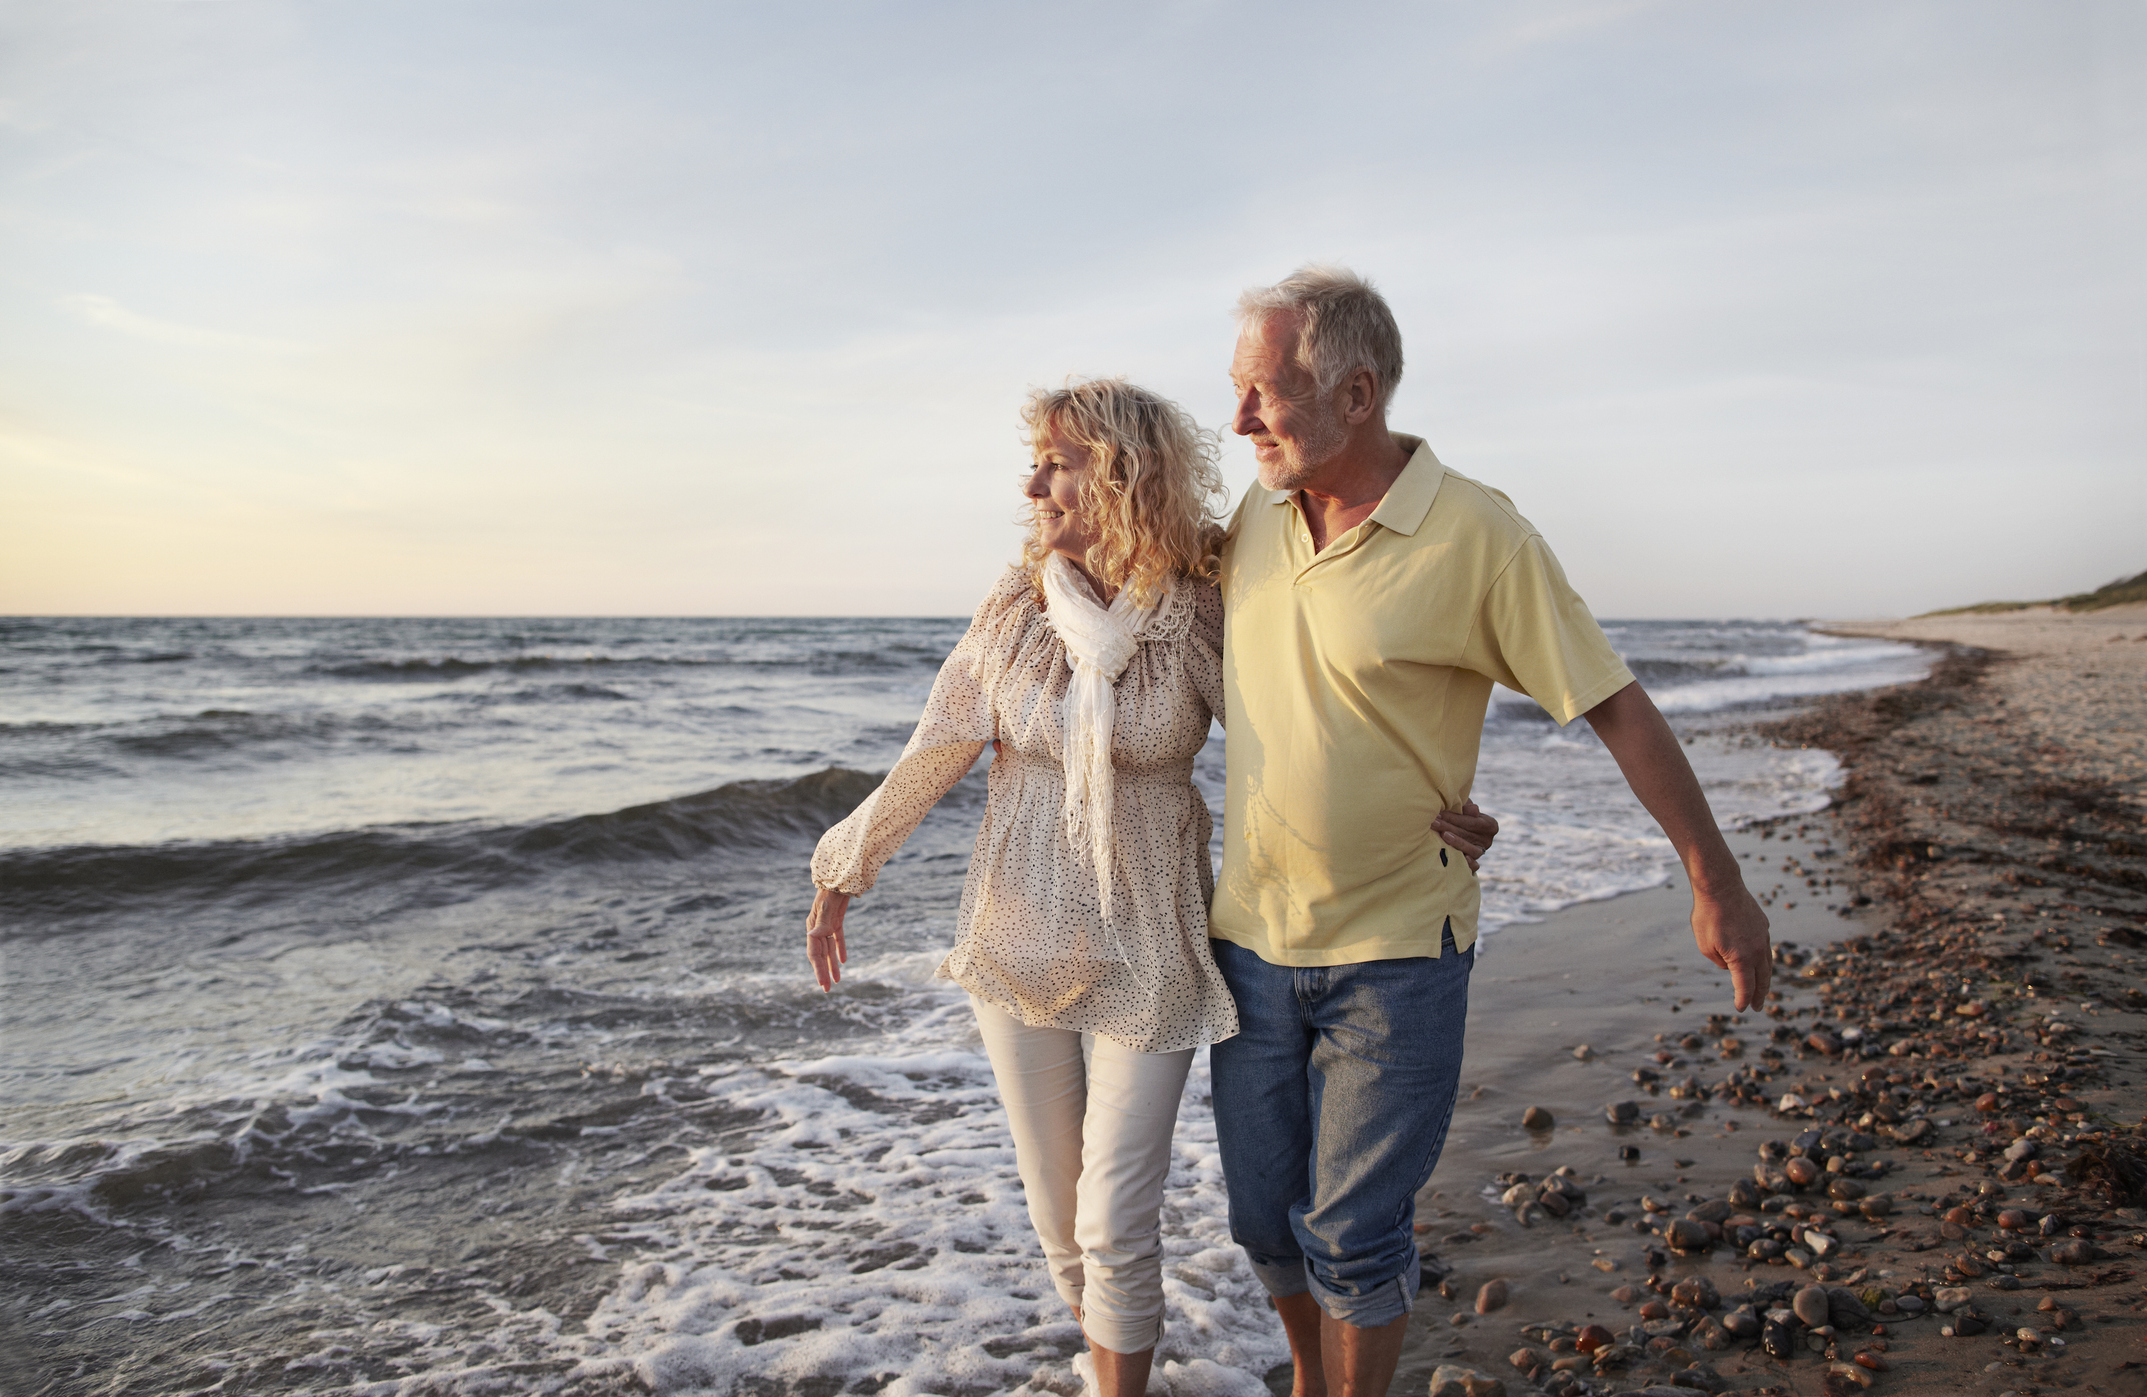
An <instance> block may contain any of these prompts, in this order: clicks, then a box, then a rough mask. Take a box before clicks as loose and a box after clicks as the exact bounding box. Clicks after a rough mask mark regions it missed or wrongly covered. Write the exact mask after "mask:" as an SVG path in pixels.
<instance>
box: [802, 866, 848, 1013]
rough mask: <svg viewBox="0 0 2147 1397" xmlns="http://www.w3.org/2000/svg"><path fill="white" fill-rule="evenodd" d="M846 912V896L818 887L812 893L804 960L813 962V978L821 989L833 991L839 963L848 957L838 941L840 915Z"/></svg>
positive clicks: (839, 968)
mask: <svg viewBox="0 0 2147 1397" xmlns="http://www.w3.org/2000/svg"><path fill="white" fill-rule="evenodd" d="M849 910H850V895H849V894H848V893H839V892H836V891H835V890H833V889H832V888H821V889H820V890H818V891H817V892H815V893H814V894H813V910H812V912H811V913H810V914H809V915H808V916H807V917H806V918H805V958H806V959H807V960H809V961H811V962H812V963H813V978H814V979H816V980H818V981H819V982H820V988H822V989H824V990H831V989H833V988H835V982H836V981H837V980H840V979H841V978H842V967H843V962H845V961H847V960H849V958H850V953H849V948H848V947H846V946H845V945H844V944H843V939H842V914H843V913H845V912H847V911H849Z"/></svg>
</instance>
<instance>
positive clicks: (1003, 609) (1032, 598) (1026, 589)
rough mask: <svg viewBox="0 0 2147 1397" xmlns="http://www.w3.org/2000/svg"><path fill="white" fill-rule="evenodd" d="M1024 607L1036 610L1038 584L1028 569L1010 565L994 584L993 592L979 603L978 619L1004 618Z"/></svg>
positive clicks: (988, 593)
mask: <svg viewBox="0 0 2147 1397" xmlns="http://www.w3.org/2000/svg"><path fill="white" fill-rule="evenodd" d="M1024 606H1026V607H1027V608H1028V609H1030V610H1035V609H1036V583H1035V581H1034V580H1033V579H1032V578H1031V577H1030V576H1029V570H1028V569H1027V568H1024V567H1021V566H1020V565H1018V564H1010V565H1008V566H1007V568H1006V569H1005V570H1004V571H1002V572H1001V573H1000V574H999V576H998V578H997V580H995V581H994V582H993V583H992V585H991V590H990V591H988V592H986V593H985V594H984V600H983V601H981V602H978V603H977V610H976V617H977V619H978V620H980V621H982V620H986V619H989V618H992V617H997V616H1004V615H1006V614H1007V613H1008V612H1012V611H1018V610H1020V609H1022V608H1023V607H1024Z"/></svg>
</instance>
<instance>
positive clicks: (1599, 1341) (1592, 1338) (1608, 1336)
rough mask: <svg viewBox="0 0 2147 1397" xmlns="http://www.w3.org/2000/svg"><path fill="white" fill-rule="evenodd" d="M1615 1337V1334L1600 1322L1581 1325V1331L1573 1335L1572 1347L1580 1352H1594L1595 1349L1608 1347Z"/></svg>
mask: <svg viewBox="0 0 2147 1397" xmlns="http://www.w3.org/2000/svg"><path fill="white" fill-rule="evenodd" d="M1616 1338H1617V1336H1616V1335H1614V1334H1612V1333H1611V1332H1610V1331H1609V1330H1608V1329H1605V1328H1604V1327H1603V1326H1602V1325H1600V1324H1587V1325H1582V1326H1581V1331H1580V1332H1579V1333H1578V1334H1575V1335H1574V1336H1573V1347H1575V1348H1577V1349H1579V1350H1580V1351H1581V1352H1582V1353H1594V1352H1595V1351H1596V1350H1597V1349H1601V1348H1607V1347H1609V1346H1610V1344H1611V1343H1612V1342H1613V1341H1615V1339H1616Z"/></svg>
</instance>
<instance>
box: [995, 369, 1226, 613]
mask: <svg viewBox="0 0 2147 1397" xmlns="http://www.w3.org/2000/svg"><path fill="white" fill-rule="evenodd" d="M1021 424H1022V426H1023V427H1025V428H1027V429H1028V441H1029V443H1030V445H1031V446H1032V447H1033V446H1034V445H1035V444H1036V442H1037V441H1038V440H1039V439H1040V438H1042V437H1044V436H1045V435H1047V434H1056V435H1057V436H1059V437H1060V438H1062V439H1064V440H1065V441H1067V442H1070V443H1072V444H1074V445H1078V446H1082V447H1085V448H1087V450H1088V453H1089V468H1088V469H1087V470H1084V471H1082V472H1081V477H1080V486H1079V489H1080V501H1081V513H1082V514H1083V516H1084V517H1085V518H1087V519H1088V520H1089V521H1091V523H1092V524H1093V526H1094V528H1095V531H1096V541H1095V543H1094V544H1092V545H1090V547H1089V550H1088V557H1087V559H1086V564H1087V567H1088V571H1089V573H1090V575H1091V576H1093V577H1095V578H1096V579H1097V580H1098V581H1100V582H1102V583H1103V584H1104V585H1106V586H1109V587H1116V588H1121V589H1125V590H1129V591H1131V592H1132V594H1133V599H1134V601H1135V602H1136V603H1137V604H1139V605H1142V606H1147V605H1151V604H1153V603H1154V602H1155V600H1156V598H1157V597H1159V596H1160V595H1161V594H1162V591H1163V585H1164V582H1165V580H1166V579H1167V578H1170V577H1174V576H1179V575H1185V576H1190V577H1213V576H1215V573H1216V570H1217V566H1218V558H1217V550H1218V549H1220V548H1221V546H1222V541H1223V530H1222V528H1221V526H1220V525H1219V524H1218V523H1217V511H1218V509H1219V508H1220V506H1221V505H1222V503H1223V502H1224V501H1225V499H1226V498H1227V492H1226V491H1225V490H1224V487H1223V474H1222V470H1221V469H1220V467H1219V466H1218V465H1217V458H1218V456H1219V454H1220V453H1219V450H1218V447H1217V445H1216V440H1215V434H1214V433H1212V432H1207V431H1203V430H1201V428H1200V425H1199V424H1198V423H1196V422H1194V421H1193V417H1192V414H1191V413H1188V412H1187V411H1186V410H1185V409H1184V408H1182V407H1179V406H1178V405H1177V404H1176V403H1174V402H1172V401H1170V400H1169V399H1168V398H1165V397H1162V396H1160V395H1159V394H1155V393H1151V392H1149V391H1148V390H1147V389H1145V388H1137V387H1135V386H1134V385H1133V384H1130V383H1128V382H1126V381H1125V380H1124V379H1123V378H1093V379H1088V380H1086V381H1083V382H1073V381H1071V380H1069V381H1068V382H1067V384H1066V386H1065V387H1063V388H1038V389H1035V390H1034V391H1032V392H1031V393H1030V394H1029V400H1028V401H1027V402H1026V403H1023V404H1022V408H1021ZM1029 523H1030V530H1029V536H1028V538H1027V539H1025V540H1024V541H1023V543H1022V546H1021V565H1022V567H1023V569H1025V570H1026V571H1027V572H1028V574H1029V580H1030V582H1031V583H1032V584H1033V585H1034V586H1035V587H1036V589H1037V594H1038V595H1039V596H1041V595H1042V594H1043V567H1044V561H1045V559H1047V558H1048V557H1050V555H1051V551H1050V550H1049V549H1047V548H1045V547H1044V546H1043V544H1042V542H1041V541H1039V539H1038V537H1037V529H1036V520H1035V517H1034V514H1033V511H1032V513H1031V516H1030V520H1029Z"/></svg>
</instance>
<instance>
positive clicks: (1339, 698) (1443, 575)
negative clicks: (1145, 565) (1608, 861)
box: [1210, 267, 1768, 1397]
mask: <svg viewBox="0 0 2147 1397" xmlns="http://www.w3.org/2000/svg"><path fill="white" fill-rule="evenodd" d="M1239 319H1240V331H1241V333H1240V335H1239V337H1238V343H1237V354H1236V358H1235V359H1234V360H1233V361H1232V363H1231V370H1230V377H1231V382H1232V385H1233V386H1234V387H1235V389H1236V392H1237V414H1236V419H1235V421H1234V422H1233V423H1232V427H1233V429H1234V430H1235V431H1237V432H1238V433H1240V434H1241V435H1244V436H1247V437H1250V438H1252V442H1253V446H1254V450H1255V452H1256V453H1257V455H1258V457H1259V465H1260V485H1261V486H1262V487H1264V488H1260V489H1255V490H1253V491H1251V492H1249V493H1248V494H1247V496H1246V498H1245V500H1244V502H1243V503H1242V504H1241V505H1240V506H1239V509H1238V513H1237V517H1236V519H1235V521H1234V522H1233V524H1232V528H1231V537H1230V542H1229V544H1228V545H1227V548H1226V550H1225V554H1224V577H1223V597H1224V606H1225V608H1226V614H1227V616H1228V618H1229V625H1228V627H1227V630H1226V632H1225V642H1224V658H1223V665H1224V683H1225V685H1226V693H1227V700H1228V706H1229V713H1230V741H1229V744H1228V753H1229V794H1228V797H1227V817H1226V818H1227V828H1228V830H1229V838H1228V840H1227V841H1226V842H1225V844H1224V854H1223V869H1222V874H1221V877H1220V879H1219V880H1218V884H1217V887H1216V892H1215V902H1214V907H1213V910H1212V914H1211V919H1210V931H1211V934H1212V935H1213V936H1214V937H1215V938H1216V940H1215V958H1216V961H1217V963H1218V964H1219V965H1220V966H1221V967H1222V971H1223V975H1224V977H1225V979H1227V980H1228V981H1229V984H1230V988H1231V991H1232V993H1234V994H1235V995H1236V997H1237V1004H1238V1016H1239V1021H1240V1023H1241V1025H1242V1031H1241V1032H1240V1034H1239V1035H1238V1036H1237V1037H1235V1038H1232V1039H1229V1040H1227V1041H1225V1042H1222V1043H1218V1044H1216V1045H1215V1047H1214V1049H1213V1053H1214V1081H1215V1118H1216V1125H1217V1129H1218V1132H1219V1133H1220V1137H1221V1145H1222V1156H1223V1166H1224V1172H1225V1174H1226V1176H1227V1178H1228V1181H1229V1192H1230V1225H1231V1231H1232V1235H1233V1236H1234V1237H1235V1238H1236V1240H1237V1241H1238V1243H1239V1244H1240V1245H1242V1246H1243V1247H1244V1248H1245V1250H1246V1253H1247V1254H1248V1256H1249V1257H1250V1258H1251V1260H1252V1263H1253V1267H1254V1269H1255V1270H1256V1271H1257V1272H1258V1273H1259V1275H1260V1279H1261V1281H1262V1282H1263V1283H1264V1284H1265V1285H1266V1286H1267V1288H1268V1291H1269V1292H1270V1293H1271V1294H1272V1295H1273V1296H1274V1300H1275V1308H1276V1309H1277V1311H1279V1312H1280V1314H1281V1316H1282V1321H1283V1325H1284V1327H1285V1329H1286V1330H1287V1331H1288V1333H1289V1339H1290V1348H1291V1353H1292V1356H1293V1358H1294V1360H1295V1363H1296V1388H1295V1390H1296V1393H1297V1394H1298V1397H1314V1394H1320V1393H1333V1394H1335V1397H1343V1394H1380V1393H1384V1392H1386V1390H1387V1386H1388V1383H1389V1382H1390V1381H1391V1380H1392V1378H1393V1375H1394V1369H1395V1364H1396V1362H1397V1360H1398V1358H1399V1357H1400V1353H1401V1345H1402V1337H1403V1333H1404V1330H1405V1329H1406V1327H1407V1324H1408V1312H1409V1310H1410V1308H1411V1306H1412V1304H1413V1303H1414V1299H1415V1295H1416V1291H1417V1285H1418V1268H1417V1254H1416V1247H1415V1240H1414V1237H1413V1235H1412V1229H1411V1224H1412V1221H1413V1218H1414V1199H1415V1195H1416V1193H1417V1191H1418V1190H1419V1189H1420V1188H1422V1187H1423V1186H1424V1184H1425V1183H1426V1181H1428V1180H1429V1179H1430V1177H1431V1171H1432V1167H1433V1165H1435V1164H1436V1163H1437V1162H1438V1157H1439V1150H1440V1147H1441V1146H1442V1145H1443V1144H1444V1142H1445V1138H1446V1128H1447V1123H1448V1121H1449V1120H1450V1118H1451V1117H1452V1114H1453V1106H1454V1094H1455V1089H1456V1087H1457V1085H1458V1083H1459V1078H1460V1068H1461V1045H1462V1028H1463V1021H1464V1018H1465V1016H1466V1013H1467V1008H1468V982H1469V966H1470V962H1471V959H1472V957H1471V956H1470V955H1469V954H1468V953H1469V951H1470V949H1471V947H1472V946H1473V945H1474V944H1475V940H1476V911H1477V904H1478V890H1477V883H1476V878H1475V876H1474V874H1473V873H1472V872H1471V871H1470V869H1469V868H1468V865H1467V862H1466V861H1465V860H1464V859H1461V858H1459V857H1454V856H1451V855H1449V854H1448V853H1447V852H1446V851H1445V850H1444V849H1443V848H1442V846H1441V841H1440V840H1439V839H1438V838H1437V837H1436V832H1435V829H1434V826H1435V824H1436V823H1438V822H1439V821H1440V817H1441V815H1442V813H1443V812H1447V811H1453V810H1458V809H1459V808H1460V807H1461V806H1462V805H1463V803H1464V802H1465V801H1466V800H1467V799H1468V794H1469V787H1470V784H1471V782H1472V781H1473V780H1474V778H1475V774H1476V759H1477V749H1478V745H1479V742H1480V740H1481V737H1482V732H1483V718H1484V709H1485V705H1486V704H1487V703H1488V702H1489V700H1490V696H1491V686H1492V684H1493V683H1494V682H1496V683H1500V684H1504V685H1506V686H1508V687H1509V688H1513V689H1517V690H1519V691H1521V692H1523V693H1525V694H1528V695H1529V696H1530V697H1532V698H1534V699H1535V700H1536V701H1537V702H1538V703H1540V704H1542V705H1543V707H1544V708H1545V709H1546V710H1547V711H1548V712H1549V713H1550V715H1551V716H1552V717H1553V718H1554V719H1556V720H1557V721H1558V722H1559V723H1560V724H1564V723H1569V722H1571V721H1572V720H1573V719H1575V718H1579V717H1586V718H1587V720H1588V722H1589V724H1590V725H1591V726H1592V727H1593V728H1594V729H1595V732H1596V735H1597V736H1598V737H1599V738H1601V739H1602V742H1603V745H1604V746H1605V747H1607V748H1609V749H1610V751H1611V754H1612V755H1613V756H1615V757H1616V758H1617V761H1618V766H1619V768H1620V770H1622V771H1623V773H1624V775H1625V778H1626V780H1627V782H1628V783H1629V784H1630V785H1631V786H1632V789H1633V792H1634V794H1636V795H1637V796H1639V798H1640V800H1641V803H1642V804H1644V805H1645V806H1646V807H1647V809H1648V812H1649V813H1650V814H1651V815H1653V816H1654V817H1655V819H1656V821H1657V822H1658V823H1660V824H1661V826H1662V827H1663V830H1664V831H1665V832H1666V833H1667V834H1668V835H1669V836H1670V839H1671V842H1672V843H1673V844H1675V845H1676V848H1677V852H1678V856H1679V858H1680V859H1681V860H1682V861H1683V862H1684V866H1685V871H1686V874H1687V876H1688V877H1689V878H1690V879H1691V883H1692V891H1693V909H1692V930H1693V935H1694V936H1695V938H1696V939H1697V940H1698V942H1699V948H1700V952H1701V954H1703V955H1705V956H1706V957H1707V958H1708V959H1709V960H1711V961H1713V962H1714V963H1715V964H1717V965H1720V966H1723V967H1725V968H1727V969H1728V970H1729V972H1730V975H1731V977H1732V979H1733V981H1734V983H1735V987H1736V1002H1737V1007H1738V1008H1740V1009H1742V1008H1745V1007H1746V1006H1747V1005H1750V1004H1754V1003H1757V1002H1759V1001H1760V1000H1761V999H1762V997H1763V996H1764V995H1765V994H1766V991H1767V972H1768V944H1767V919H1766V915H1765V914H1764V913H1762V912H1761V911H1760V909H1759V905H1758V903H1757V902H1755V901H1754V900H1753V898H1752V896H1751V894H1750V893H1748V892H1747V891H1746V890H1745V887H1744V880H1743V876H1742V874H1741V873H1740V872H1739V870H1738V865H1737V861H1736V859H1735V858H1734V857H1733V856H1732V855H1731V853H1730V851H1729V848H1728V846H1727V845H1726V844H1724V842H1723V840H1722V836H1721V834H1720V832H1719V831H1718V830H1717V829H1716V826H1715V822H1714V818H1713V816H1712V814H1711V813H1710V812H1709V810H1708V807H1707V800H1706V797H1705V796H1704V795H1703V794H1702V793H1701V791H1700V786H1699V782H1698V781H1697V780H1696V779H1694V777H1693V774H1692V769H1691V767H1690V766H1689V765H1688V764H1687V763H1686V761H1685V756H1684V751H1683V749H1682V748H1681V747H1680V746H1679V744H1678V741H1677V738H1676V737H1675V736H1674V735H1673V734H1672V733H1671V731H1670V727H1669V724H1667V723H1666V722H1664V721H1663V718H1662V715H1661V713H1660V712H1659V711H1657V709H1656V707H1655V705H1654V704H1653V702H1651V701H1650V700H1649V698H1648V696H1647V694H1646V692H1645V691H1644V690H1643V689H1642V688H1641V687H1640V685H1639V684H1638V683H1636V682H1635V681H1634V679H1633V676H1632V674H1631V672H1630V671H1629V670H1627V669H1626V667H1625V665H1624V663H1623V662H1622V661H1620V660H1619V658H1618V656H1617V655H1616V653H1615V652H1613V651H1612V649H1611V648H1610V644H1609V642H1608V641H1607V640H1606V639H1605V638H1604V636H1603V633H1602V631H1601V629H1600V628H1599V627H1597V625H1596V623H1595V621H1594V619H1593V618H1592V617H1591V616H1590V614H1589V612H1588V609H1587V607H1586V606H1585V605H1584V604H1583V603H1582V602H1581V599H1580V598H1579V597H1578V596H1577V595H1575V593H1574V591H1573V589H1572V588H1571V587H1570V586H1569V585H1567V582H1566V579H1565V575H1564V573H1563V572H1561V571H1560V569H1559V566H1558V561H1557V559H1556V558H1554V557H1552V555H1551V551H1550V549H1549V548H1548V547H1547V546H1546V545H1545V544H1544V542H1543V539H1542V537H1541V536H1540V535H1539V534H1537V533H1536V531H1535V529H1534V528H1533V527H1531V526H1530V524H1529V523H1528V521H1527V520H1526V519H1523V518H1522V517H1521V516H1520V514H1519V513H1518V512H1516V511H1515V509H1514V507H1513V504H1512V502H1511V501H1509V500H1508V499H1507V498H1506V497H1505V496H1504V495H1502V494H1500V493H1498V492H1497V491H1496V490H1493V489H1490V488H1489V487H1487V486H1484V485H1481V484H1478V483H1477V482H1476V481H1473V480H1470V479H1468V478H1467V477H1466V476H1462V475H1457V474H1456V473H1454V472H1453V471H1450V470H1448V469H1447V468H1446V467H1445V466H1444V465H1442V464H1440V462H1439V459H1438V458H1437V457H1436V456H1434V455H1432V453H1431V448H1430V447H1428V446H1426V445H1425V444H1424V442H1422V441H1421V440H1419V439H1418V438H1415V437H1409V436H1403V435H1401V434H1399V433H1397V432H1391V431H1389V430H1388V429H1387V421H1386V409H1387V403H1388V400H1389V398H1390V397H1391V396H1392V394H1393V392H1394V386H1395V384H1396V383H1397V382H1398V381H1399V380H1400V378H1401V371H1402V352H1401V334H1400V331H1399V330H1398V329H1397V328H1396V326H1395V323H1394V316H1393V312H1392V311H1390V310H1389V309H1388V307H1387V304H1386V301H1385V300H1384V299H1383V298H1382V297H1381V296H1380V295H1379V293H1378V292H1376V291H1374V290H1373V289H1372V287H1371V286H1370V284H1368V283H1367V282H1365V281H1363V280H1362V279H1361V278H1359V277H1357V276H1356V275H1354V274H1353V273H1350V272H1347V271H1343V270H1340V269H1334V268H1322V267H1308V268H1306V269H1304V270H1302V271H1300V272H1298V273H1296V274H1295V275H1293V276H1291V277H1290V278H1289V279H1287V280H1286V281H1283V282H1281V283H1280V284H1279V285H1276V286H1273V287H1269V288H1265V289H1261V290H1256V291H1249V292H1247V293H1246V294H1245V296H1244V297H1243V298H1242V299H1241V300H1240V302H1239Z"/></svg>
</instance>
